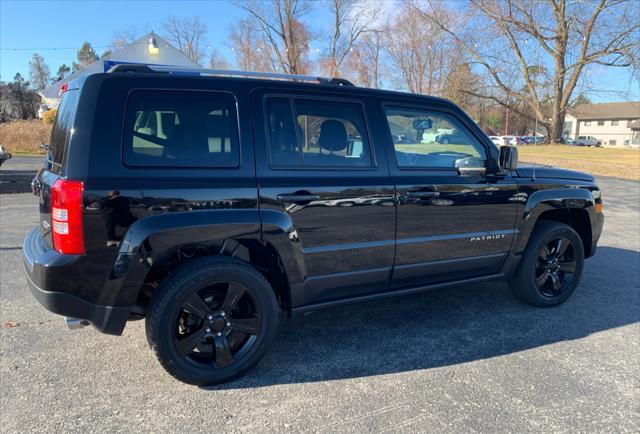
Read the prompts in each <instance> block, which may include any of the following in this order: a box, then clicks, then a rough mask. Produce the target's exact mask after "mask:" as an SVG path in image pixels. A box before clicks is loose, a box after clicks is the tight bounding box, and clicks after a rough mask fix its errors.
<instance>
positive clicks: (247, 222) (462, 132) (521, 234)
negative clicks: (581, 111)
mask: <svg viewBox="0 0 640 434" xmlns="http://www.w3.org/2000/svg"><path fill="white" fill-rule="evenodd" d="M244 75H246V76H243V73H237V72H234V73H227V75H225V74H224V73H223V72H221V71H204V70H181V69H171V68H168V67H154V66H141V65H119V66H116V67H114V68H113V69H112V70H111V71H109V72H107V73H104V74H96V75H91V76H88V77H86V78H82V79H79V80H78V81H75V82H71V83H69V85H68V86H65V87H63V91H64V95H63V96H62V102H61V105H60V108H59V110H58V115H57V119H56V122H55V126H54V128H53V132H52V135H51V143H50V145H49V156H48V158H47V161H46V163H45V167H44V168H43V169H41V170H40V172H39V173H38V175H37V176H36V178H35V179H34V181H33V190H34V193H35V194H37V195H39V198H40V224H39V227H37V228H34V229H33V230H32V231H31V233H29V234H28V235H27V237H26V239H25V241H24V262H25V266H26V274H27V277H28V280H29V283H30V286H31V290H32V292H33V294H34V296H35V298H36V299H37V300H38V301H39V302H40V303H41V304H42V305H44V306H45V307H46V308H47V309H49V310H50V311H52V312H54V313H57V314H61V315H65V316H66V317H67V318H66V321H67V323H68V324H69V325H70V326H72V327H80V326H83V325H87V324H89V323H91V324H93V325H94V326H95V327H96V328H97V329H98V330H100V331H102V332H104V333H109V334H115V335H118V334H121V333H122V331H123V329H124V327H125V324H126V323H127V321H128V320H134V319H140V318H145V319H146V334H147V339H148V341H149V344H150V346H151V347H152V348H153V350H154V351H155V353H156V355H157V356H158V359H159V360H160V363H161V364H162V365H163V366H164V368H165V369H166V370H167V371H169V373H171V374H172V375H173V376H175V377H176V378H178V379H180V380H182V381H185V382H189V383H193V384H201V385H204V384H214V383H219V382H223V381H227V380H229V379H232V378H234V377H237V376H239V375H241V374H243V373H244V372H246V371H247V370H248V369H249V368H250V367H251V366H252V365H254V364H255V363H256V362H257V361H258V360H259V359H260V358H261V357H262V356H263V355H264V354H265V352H266V351H267V348H268V347H269V344H270V342H271V341H272V339H273V338H274V335H275V334H276V329H277V326H278V321H279V318H280V317H281V316H290V315H292V314H296V313H301V312H308V311H312V310H316V309H319V308H324V307H329V306H334V305H338V304H341V303H349V302H354V301H362V300H372V299H375V298H381V297H388V296H393V295H404V294H410V293H414V292H417V291H423V290H427V289H433V288H442V287H447V286H451V285H460V284H471V283H477V282H484V281H489V280H495V279H505V280H507V281H508V282H509V285H510V286H511V288H512V290H513V292H514V293H515V295H516V296H517V297H518V298H520V299H521V300H523V301H525V302H527V303H529V304H532V305H534V306H542V307H545V306H553V305H557V304H559V303H562V302H563V301H565V300H566V299H567V298H568V297H569V296H570V295H571V294H572V293H573V292H574V290H575V289H576V286H577V285H578V282H579V280H580V276H581V274H582V271H583V265H584V259H585V258H588V257H590V256H592V255H593V254H594V252H595V249H596V243H597V241H598V238H599V236H600V233H601V230H602V226H603V220H604V217H603V214H602V200H601V197H600V190H599V189H598V187H597V186H596V185H595V183H594V178H593V177H592V176H590V175H586V174H583V173H579V172H572V171H567V170H559V169H554V168H548V167H535V168H525V167H517V151H516V149H515V148H514V147H509V146H504V147H502V148H498V147H497V146H495V145H494V144H493V143H492V142H491V140H489V138H488V137H487V136H486V135H485V134H484V133H483V132H482V130H481V129H480V128H479V127H478V126H477V125H476V124H475V123H474V122H473V121H472V120H471V119H470V118H469V117H468V116H467V115H466V114H465V113H464V112H463V111H462V110H460V109H459V108H458V107H456V106H455V105H454V104H452V103H451V102H449V101H446V100H443V99H440V98H433V97H427V96H418V95H410V94H406V93H398V92H388V91H380V90H373V89H362V88H358V87H355V86H353V85H351V84H350V83H349V82H347V81H346V80H340V79H319V78H314V77H303V76H285V75H275V74H273V75H266V74H260V73H246V74H244ZM452 132H455V134H452ZM445 134H446V135H447V137H449V138H451V139H452V140H448V141H447V143H442V141H438V140H437V138H438V137H442V136H443V135H445ZM453 138H455V140H453Z"/></svg>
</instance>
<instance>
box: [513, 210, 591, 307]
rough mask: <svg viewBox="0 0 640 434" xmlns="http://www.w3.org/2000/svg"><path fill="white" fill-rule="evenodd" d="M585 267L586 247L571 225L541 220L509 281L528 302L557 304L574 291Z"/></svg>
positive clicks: (518, 295)
mask: <svg viewBox="0 0 640 434" xmlns="http://www.w3.org/2000/svg"><path fill="white" fill-rule="evenodd" d="M583 267H584V247H583V245H582V240H581V238H580V236H579V235H578V234H577V233H576V231H575V230H573V228H572V227H571V226H568V225H565V224H562V223H557V222H551V221H541V222H538V224H537V225H536V228H535V229H534V231H533V234H532V236H531V238H530V239H529V244H528V245H527V248H526V249H525V251H524V254H523V255H522V258H521V260H520V264H519V265H518V268H517V270H516V272H515V273H514V275H513V277H512V278H511V279H510V280H509V286H510V288H511V291H512V292H513V293H514V294H515V296H516V297H518V298H519V299H520V300H522V301H524V302H525V303H528V304H531V305H533V306H538V307H549V306H555V305H558V304H560V303H562V302H564V301H565V300H566V299H568V298H569V297H570V296H571V294H573V292H574V291H575V289H576V287H577V286H578V283H579V282H580V277H581V276H582V270H583Z"/></svg>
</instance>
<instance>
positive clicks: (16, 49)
mask: <svg viewBox="0 0 640 434" xmlns="http://www.w3.org/2000/svg"><path fill="white" fill-rule="evenodd" d="M131 45H147V42H144V43H142V42H139V43H137V44H134V43H132V44H125V45H124V46H126V47H128V46H131ZM91 48H93V49H94V50H95V49H96V48H117V47H115V46H114V45H113V44H110V45H92V46H91ZM79 49H80V47H43V48H35V47H34V48H25V47H11V48H7V47H0V50H2V51H58V50H60V51H62V50H74V51H78V50H79Z"/></svg>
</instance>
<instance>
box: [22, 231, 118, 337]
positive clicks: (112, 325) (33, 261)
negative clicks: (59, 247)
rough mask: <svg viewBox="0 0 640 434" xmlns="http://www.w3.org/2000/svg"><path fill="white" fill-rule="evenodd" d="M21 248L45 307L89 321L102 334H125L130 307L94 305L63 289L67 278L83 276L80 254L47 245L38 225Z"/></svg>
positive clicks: (35, 291)
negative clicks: (58, 250)
mask: <svg viewBox="0 0 640 434" xmlns="http://www.w3.org/2000/svg"><path fill="white" fill-rule="evenodd" d="M22 251H23V259H24V267H25V272H26V275H27V280H28V282H29V287H30V289H31V293H32V294H33V296H34V297H35V298H36V300H38V302H39V303H40V304H41V305H42V306H44V307H45V309H47V310H49V311H50V312H53V313H56V314H58V315H64V316H68V317H73V318H79V319H83V320H87V321H89V322H90V323H91V324H93V325H94V326H95V327H96V328H97V329H98V330H100V331H101V332H103V333H108V334H114V335H119V334H121V333H122V330H123V329H124V326H125V324H126V322H127V319H128V318H129V312H130V309H129V308H127V307H119V306H104V305H97V304H93V303H90V302H88V301H86V300H84V299H83V298H82V297H81V296H79V295H78V294H74V293H71V292H66V291H65V290H64V289H65V287H66V286H67V285H65V281H68V280H69V279H82V275H79V274H78V270H77V267H74V265H75V264H76V263H77V262H78V261H79V259H80V258H81V256H75V255H62V254H60V253H58V252H56V251H55V250H52V249H50V248H48V246H47V245H46V244H45V243H44V241H43V240H42V237H41V236H40V231H39V230H38V228H34V229H33V230H32V231H31V232H29V234H28V235H27V236H26V238H25V240H24V243H23V246H22Z"/></svg>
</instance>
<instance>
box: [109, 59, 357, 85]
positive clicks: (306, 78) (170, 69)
mask: <svg viewBox="0 0 640 434" xmlns="http://www.w3.org/2000/svg"><path fill="white" fill-rule="evenodd" d="M107 72H120V73H129V74H137V73H154V72H159V73H166V74H171V75H200V76H203V77H245V78H266V79H271V80H288V81H299V82H306V83H319V84H333V85H336V86H353V85H354V84H353V83H352V82H350V81H349V80H347V79H344V78H327V77H316V76H312V75H297V74H280V73H275V72H257V71H235V70H226V69H198V68H184V67H180V66H162V65H144V64H136V63H131V64H126V63H122V64H119V65H114V66H112V67H111V68H110V69H109V70H108V71H107Z"/></svg>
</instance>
